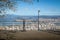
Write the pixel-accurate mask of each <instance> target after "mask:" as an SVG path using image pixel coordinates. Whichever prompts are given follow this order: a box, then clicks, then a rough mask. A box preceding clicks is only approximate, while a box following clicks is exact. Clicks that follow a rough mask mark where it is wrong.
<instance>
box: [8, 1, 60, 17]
mask: <svg viewBox="0 0 60 40" xmlns="http://www.w3.org/2000/svg"><path fill="white" fill-rule="evenodd" d="M16 7H17V8H16V11H15V12H13V11H11V10H9V11H8V12H7V13H9V14H15V15H24V16H28V15H29V16H30V15H33V16H36V15H38V10H40V13H39V15H60V0H39V3H38V2H36V1H33V4H30V3H25V2H21V1H17V5H16Z"/></svg>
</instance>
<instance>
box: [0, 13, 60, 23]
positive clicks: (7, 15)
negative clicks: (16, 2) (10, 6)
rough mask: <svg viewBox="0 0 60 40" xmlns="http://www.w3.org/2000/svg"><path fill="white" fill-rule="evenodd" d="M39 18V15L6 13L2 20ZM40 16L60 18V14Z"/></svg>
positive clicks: (0, 20)
mask: <svg viewBox="0 0 60 40" xmlns="http://www.w3.org/2000/svg"><path fill="white" fill-rule="evenodd" d="M37 18H38V16H19V15H13V14H6V15H5V17H0V22H12V21H14V20H16V19H37ZM39 18H51V19H57V18H60V16H39Z"/></svg>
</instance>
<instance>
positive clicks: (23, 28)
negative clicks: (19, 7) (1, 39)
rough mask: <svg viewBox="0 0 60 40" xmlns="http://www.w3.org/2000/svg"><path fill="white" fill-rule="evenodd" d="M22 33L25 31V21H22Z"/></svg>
mask: <svg viewBox="0 0 60 40" xmlns="http://www.w3.org/2000/svg"><path fill="white" fill-rule="evenodd" d="M23 31H26V30H25V20H24V19H23Z"/></svg>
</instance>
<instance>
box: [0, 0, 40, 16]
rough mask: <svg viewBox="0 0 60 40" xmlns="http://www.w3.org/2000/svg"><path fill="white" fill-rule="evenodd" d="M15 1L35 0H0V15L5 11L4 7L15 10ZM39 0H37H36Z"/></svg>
mask: <svg viewBox="0 0 60 40" xmlns="http://www.w3.org/2000/svg"><path fill="white" fill-rule="evenodd" d="M17 1H22V2H27V3H33V1H35V0H0V15H2V14H5V13H6V9H11V10H13V11H15V5H16V3H17ZM36 1H37V2H39V0H36Z"/></svg>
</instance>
